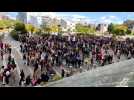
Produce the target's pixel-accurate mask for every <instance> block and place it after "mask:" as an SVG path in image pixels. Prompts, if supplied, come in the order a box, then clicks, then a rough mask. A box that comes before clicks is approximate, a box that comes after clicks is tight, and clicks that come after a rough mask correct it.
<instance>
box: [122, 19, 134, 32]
mask: <svg viewBox="0 0 134 100" xmlns="http://www.w3.org/2000/svg"><path fill="white" fill-rule="evenodd" d="M123 24H124V25H127V26H128V29H129V30H130V31H131V32H134V20H126V21H124V23H123Z"/></svg>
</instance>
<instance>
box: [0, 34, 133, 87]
mask: <svg viewBox="0 0 134 100" xmlns="http://www.w3.org/2000/svg"><path fill="white" fill-rule="evenodd" d="M19 41H20V42H21V45H20V51H21V53H22V55H23V63H24V65H27V66H32V67H34V71H33V76H32V78H31V76H30V75H28V76H27V77H25V74H24V72H23V70H21V73H20V81H19V85H23V84H24V83H25V85H30V84H31V85H32V86H35V85H37V84H40V83H41V82H42V81H43V82H48V81H49V80H50V79H51V78H52V77H53V76H54V75H56V71H55V70H54V68H55V67H58V68H60V69H61V77H69V76H71V75H73V74H74V73H73V70H72V69H76V70H77V69H79V71H80V72H82V68H83V67H84V66H85V65H87V70H89V69H90V68H95V67H96V64H97V65H99V66H104V65H106V64H111V63H114V59H115V58H116V59H117V61H120V58H121V56H122V55H123V56H125V57H126V59H130V58H132V57H134V40H133V39H129V38H127V39H122V40H118V39H115V38H112V37H101V36H99V37H97V36H75V35H73V36H58V35H46V36H29V35H22V36H20V38H19ZM0 49H1V59H3V55H4V53H8V64H7V66H2V68H1V76H2V79H3V84H5V82H6V84H8V83H9V78H10V77H11V73H12V72H13V70H14V69H15V68H16V64H15V61H14V59H13V58H12V57H11V51H12V50H11V47H10V46H9V45H7V44H3V43H2V42H0ZM87 59H88V60H87ZM68 68H69V70H67V69H68Z"/></svg>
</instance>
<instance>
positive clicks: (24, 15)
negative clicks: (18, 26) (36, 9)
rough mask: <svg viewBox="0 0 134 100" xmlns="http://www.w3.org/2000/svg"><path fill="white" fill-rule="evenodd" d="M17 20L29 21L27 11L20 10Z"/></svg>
mask: <svg viewBox="0 0 134 100" xmlns="http://www.w3.org/2000/svg"><path fill="white" fill-rule="evenodd" d="M17 20H19V21H21V22H23V23H27V13H26V12H18V15H17Z"/></svg>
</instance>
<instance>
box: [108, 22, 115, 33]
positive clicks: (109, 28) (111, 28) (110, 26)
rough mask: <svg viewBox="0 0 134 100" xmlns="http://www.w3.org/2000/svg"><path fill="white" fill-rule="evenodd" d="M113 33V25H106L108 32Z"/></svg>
mask: <svg viewBox="0 0 134 100" xmlns="http://www.w3.org/2000/svg"><path fill="white" fill-rule="evenodd" d="M113 31H114V24H113V23H111V24H109V25H108V32H109V33H113Z"/></svg>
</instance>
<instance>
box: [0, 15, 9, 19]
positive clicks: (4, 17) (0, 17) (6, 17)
mask: <svg viewBox="0 0 134 100" xmlns="http://www.w3.org/2000/svg"><path fill="white" fill-rule="evenodd" d="M3 19H9V17H8V16H5V15H1V16H0V20H3Z"/></svg>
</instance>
